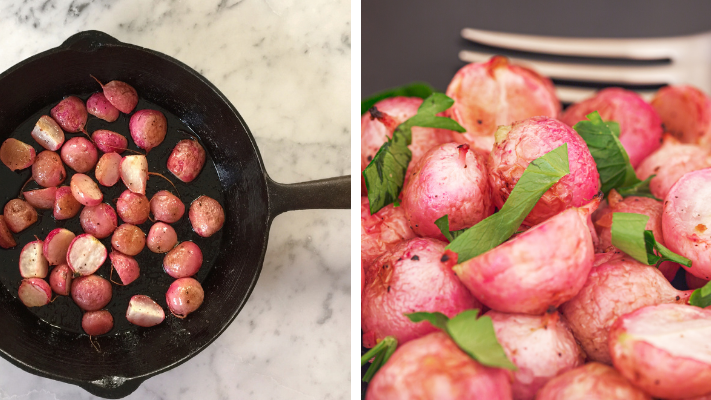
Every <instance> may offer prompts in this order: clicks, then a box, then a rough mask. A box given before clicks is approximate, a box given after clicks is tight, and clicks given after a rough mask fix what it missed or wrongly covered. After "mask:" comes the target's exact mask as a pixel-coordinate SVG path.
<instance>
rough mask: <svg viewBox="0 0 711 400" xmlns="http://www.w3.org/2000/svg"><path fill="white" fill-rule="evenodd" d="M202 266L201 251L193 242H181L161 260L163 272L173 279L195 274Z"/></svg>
mask: <svg viewBox="0 0 711 400" xmlns="http://www.w3.org/2000/svg"><path fill="white" fill-rule="evenodd" d="M201 266H202V251H201V250H200V247H198V245H196V244H195V243H193V242H183V243H180V244H179V245H177V246H176V247H175V248H174V249H173V250H171V251H169V252H168V254H166V255H165V258H163V270H164V271H165V272H166V273H167V274H168V275H170V276H172V277H173V278H185V277H188V276H193V275H195V274H197V272H198V271H199V270H200V267H201Z"/></svg>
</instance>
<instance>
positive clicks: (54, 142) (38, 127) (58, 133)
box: [32, 115, 64, 151]
mask: <svg viewBox="0 0 711 400" xmlns="http://www.w3.org/2000/svg"><path fill="white" fill-rule="evenodd" d="M32 137H33V138H34V139H35V140H36V141H37V143H39V144H40V146H42V147H44V148H45V149H47V150H51V151H57V150H59V148H60V147H62V144H64V131H63V130H62V128H61V127H60V126H59V124H58V123H57V121H55V120H53V119H52V117H50V116H49V115H43V116H41V117H40V119H39V121H37V123H36V124H35V128H34V129H32Z"/></svg>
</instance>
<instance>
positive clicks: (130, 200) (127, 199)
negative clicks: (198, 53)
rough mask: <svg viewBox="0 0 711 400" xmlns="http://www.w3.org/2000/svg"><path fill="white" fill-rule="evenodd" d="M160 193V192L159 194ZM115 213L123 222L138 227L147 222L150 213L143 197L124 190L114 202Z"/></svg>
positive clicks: (146, 199) (148, 204)
mask: <svg viewBox="0 0 711 400" xmlns="http://www.w3.org/2000/svg"><path fill="white" fill-rule="evenodd" d="M159 193H160V192H159ZM116 211H118V215H119V217H121V219H122V220H123V222H125V223H127V224H132V225H140V224H142V223H144V222H146V221H148V216H149V214H150V211H151V206H150V203H149V202H148V198H147V197H146V196H145V195H142V194H137V193H133V192H132V191H130V190H124V191H123V193H121V196H119V198H118V200H116Z"/></svg>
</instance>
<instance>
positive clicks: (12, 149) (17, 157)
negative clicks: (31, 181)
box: [0, 138, 36, 171]
mask: <svg viewBox="0 0 711 400" xmlns="http://www.w3.org/2000/svg"><path fill="white" fill-rule="evenodd" d="M35 155H36V154H35V149H34V148H32V146H30V145H29V144H27V143H24V142H21V141H19V140H17V139H13V138H9V139H7V140H5V141H4V142H2V146H0V161H2V163H3V164H5V165H6V166H7V167H8V168H10V169H11V170H13V171H17V170H20V169H25V168H27V167H29V166H31V165H32V164H33V163H34V162H35Z"/></svg>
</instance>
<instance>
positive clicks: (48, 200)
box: [22, 187, 57, 210]
mask: <svg viewBox="0 0 711 400" xmlns="http://www.w3.org/2000/svg"><path fill="white" fill-rule="evenodd" d="M56 195H57V188H56V187H48V188H45V189H37V190H30V191H27V192H22V196H23V197H24V198H25V200H27V202H28V203H30V205H31V206H32V207H34V208H39V209H43V210H51V209H52V208H54V200H55V199H56Z"/></svg>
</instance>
